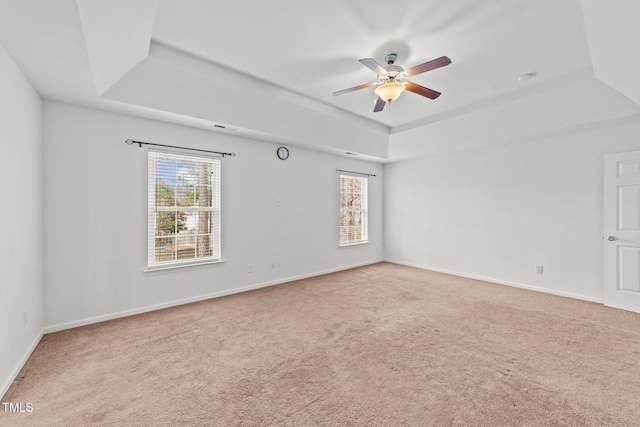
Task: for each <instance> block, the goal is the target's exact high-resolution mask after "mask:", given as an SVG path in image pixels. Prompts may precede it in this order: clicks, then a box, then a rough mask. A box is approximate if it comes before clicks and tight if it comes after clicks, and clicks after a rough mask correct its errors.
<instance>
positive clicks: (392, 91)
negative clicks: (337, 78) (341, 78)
mask: <svg viewBox="0 0 640 427" xmlns="http://www.w3.org/2000/svg"><path fill="white" fill-rule="evenodd" d="M397 58H398V55H396V54H395V53H390V54H388V55H387V56H386V57H385V58H384V60H385V61H386V62H387V65H386V66H383V65H380V64H379V63H378V62H376V61H375V60H374V59H372V58H363V59H361V60H360V62H361V63H362V65H364V66H365V67H368V68H369V69H371V70H372V71H373V72H374V73H376V74H377V75H378V79H377V80H376V81H375V82H371V83H365V84H363V85H360V86H354V87H351V88H349V89H343V90H339V91H337V92H334V93H333V95H334V96H338V95H343V94H345V93H349V92H353V91H356V90H359V89H364V88H367V87H371V86H378V87H377V88H376V90H375V91H374V93H375V94H376V95H378V100H377V101H376V105H375V107H373V112H374V113H377V112H378V111H382V110H383V108H384V105H385V104H386V103H387V102H392V101H395V100H396V99H398V97H399V96H400V93H402V91H404V90H405V89H406V90H408V91H410V92H413V93H417V94H418V95H422V96H425V97H427V98H429V99H436V98H437V97H439V96H440V92H437V91H435V90H433V89H429V88H427V87H424V86H420V85H419V84H416V83H412V82H409V81H404V79H405V78H407V77H412V76H415V75H417V74H421V73H425V72H427V71H431V70H435V69H437V68H441V67H444V66H446V65H449V64H451V60H450V59H449V58H448V57H446V56H441V57H440V58H437V59H434V60H431V61H428V62H425V63H423V64H420V65H416V66H415V67H411V68H409V69H407V70H405V69H404V68H402V67H401V66H399V65H395V62H396V59H397Z"/></svg>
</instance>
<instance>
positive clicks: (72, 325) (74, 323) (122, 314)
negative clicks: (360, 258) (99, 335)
mask: <svg viewBox="0 0 640 427" xmlns="http://www.w3.org/2000/svg"><path fill="white" fill-rule="evenodd" d="M383 261H384V260H383V259H378V260H375V261H368V262H364V263H360V264H354V265H349V266H345V267H338V268H332V269H329V270H323V271H317V272H314V273H309V274H302V275H299V276H291V277H286V278H283V279H277V280H272V281H269V282H262V283H257V284H253V285H249V286H242V287H239V288H233V289H226V290H224V291H218V292H212V293H209V294H205V295H199V296H195V297H189V298H183V299H179V300H173V301H167V302H164V303H161V304H154V305H149V306H145V307H139V308H134V309H130V310H124V311H119V312H116V313H109V314H104V315H101V316H95V317H88V318H85V319H80V320H74V321H72V322H66V323H59V324H56V325H50V326H47V327H45V328H44V333H45V334H49V333H52V332H58V331H63V330H65V329H71V328H77V327H79V326H86V325H91V324H93V323H99V322H105V321H107V320H113V319H118V318H121V317H127V316H133V315H135V314H142V313H147V312H150V311H156V310H162V309H163V308H169V307H175V306H178V305H183V304H189V303H192V302H198V301H204V300H208V299H211V298H218V297H223V296H226V295H232V294H237V293H240V292H246V291H251V290H254V289H260V288H265V287H268V286H274V285H280V284H283V283H288V282H293V281H295V280H301V279H307V278H309V277H315V276H322V275H323V274H329V273H335V272H338V271H344V270H350V269H352V268H357V267H362V266H365V265H371V264H376V263H379V262H383Z"/></svg>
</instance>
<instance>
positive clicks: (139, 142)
mask: <svg viewBox="0 0 640 427" xmlns="http://www.w3.org/2000/svg"><path fill="white" fill-rule="evenodd" d="M125 143H127V144H129V145H131V144H138V146H139V147H140V148H142V144H144V145H155V146H157V147H168V148H178V149H180V150H191V151H201V152H203V153H213V154H220V155H222V157H224V156H230V157H235V156H236V153H222V152H220V151H210V150H200V149H198V148H185V147H176V146H175V145H165V144H154V143H152V142H144V141H134V140H133V139H127V140H126V141H125Z"/></svg>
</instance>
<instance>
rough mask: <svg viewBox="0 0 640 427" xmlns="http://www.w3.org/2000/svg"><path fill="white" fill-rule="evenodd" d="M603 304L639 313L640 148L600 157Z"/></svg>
mask: <svg viewBox="0 0 640 427" xmlns="http://www.w3.org/2000/svg"><path fill="white" fill-rule="evenodd" d="M603 246H604V248H603V252H604V295H603V296H604V304H605V305H608V306H611V307H616V308H621V309H623V310H630V311H636V312H640V151H633V152H629V153H618V154H610V155H607V156H605V159H604V236H603Z"/></svg>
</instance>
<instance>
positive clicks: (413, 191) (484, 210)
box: [384, 116, 640, 301]
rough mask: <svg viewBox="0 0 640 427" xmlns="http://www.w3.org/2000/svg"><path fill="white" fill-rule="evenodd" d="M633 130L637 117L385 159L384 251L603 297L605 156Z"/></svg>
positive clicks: (633, 137)
mask: <svg viewBox="0 0 640 427" xmlns="http://www.w3.org/2000/svg"><path fill="white" fill-rule="evenodd" d="M639 135H640V118H639V116H635V118H630V119H618V120H616V121H610V122H609V124H608V125H606V126H605V125H603V126H600V127H595V126H593V125H592V126H590V128H588V129H587V128H584V129H583V130H574V131H573V132H565V133H562V134H556V135H555V136H548V137H544V138H540V139H535V140H527V141H520V142H517V143H513V144H509V145H502V146H494V147H487V148H481V149H478V150H475V151H468V152H462V153H458V154H446V155H439V156H433V157H427V158H422V159H417V160H409V161H403V162H398V163H394V164H389V165H386V166H385V190H384V191H385V210H384V216H385V258H386V259H389V260H392V261H396V262H400V263H405V264H410V265H416V266H421V267H425V268H430V269H436V270H442V271H448V272H453V273H456V274H461V275H468V276H472V277H482V278H487V279H489V280H493V281H498V282H506V283H508V284H516V285H524V286H527V287H532V288H538V289H541V290H545V291H549V292H553V293H558V294H563V295H570V296H575V297H580V298H585V299H589V300H595V301H600V300H601V299H602V210H603V206H602V195H603V177H602V175H603V156H604V154H608V153H615V152H623V151H632V150H640V138H638V136H639ZM428 143H429V141H425V144H428ZM535 265H542V266H544V273H543V274H535V272H534V266H535Z"/></svg>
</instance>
